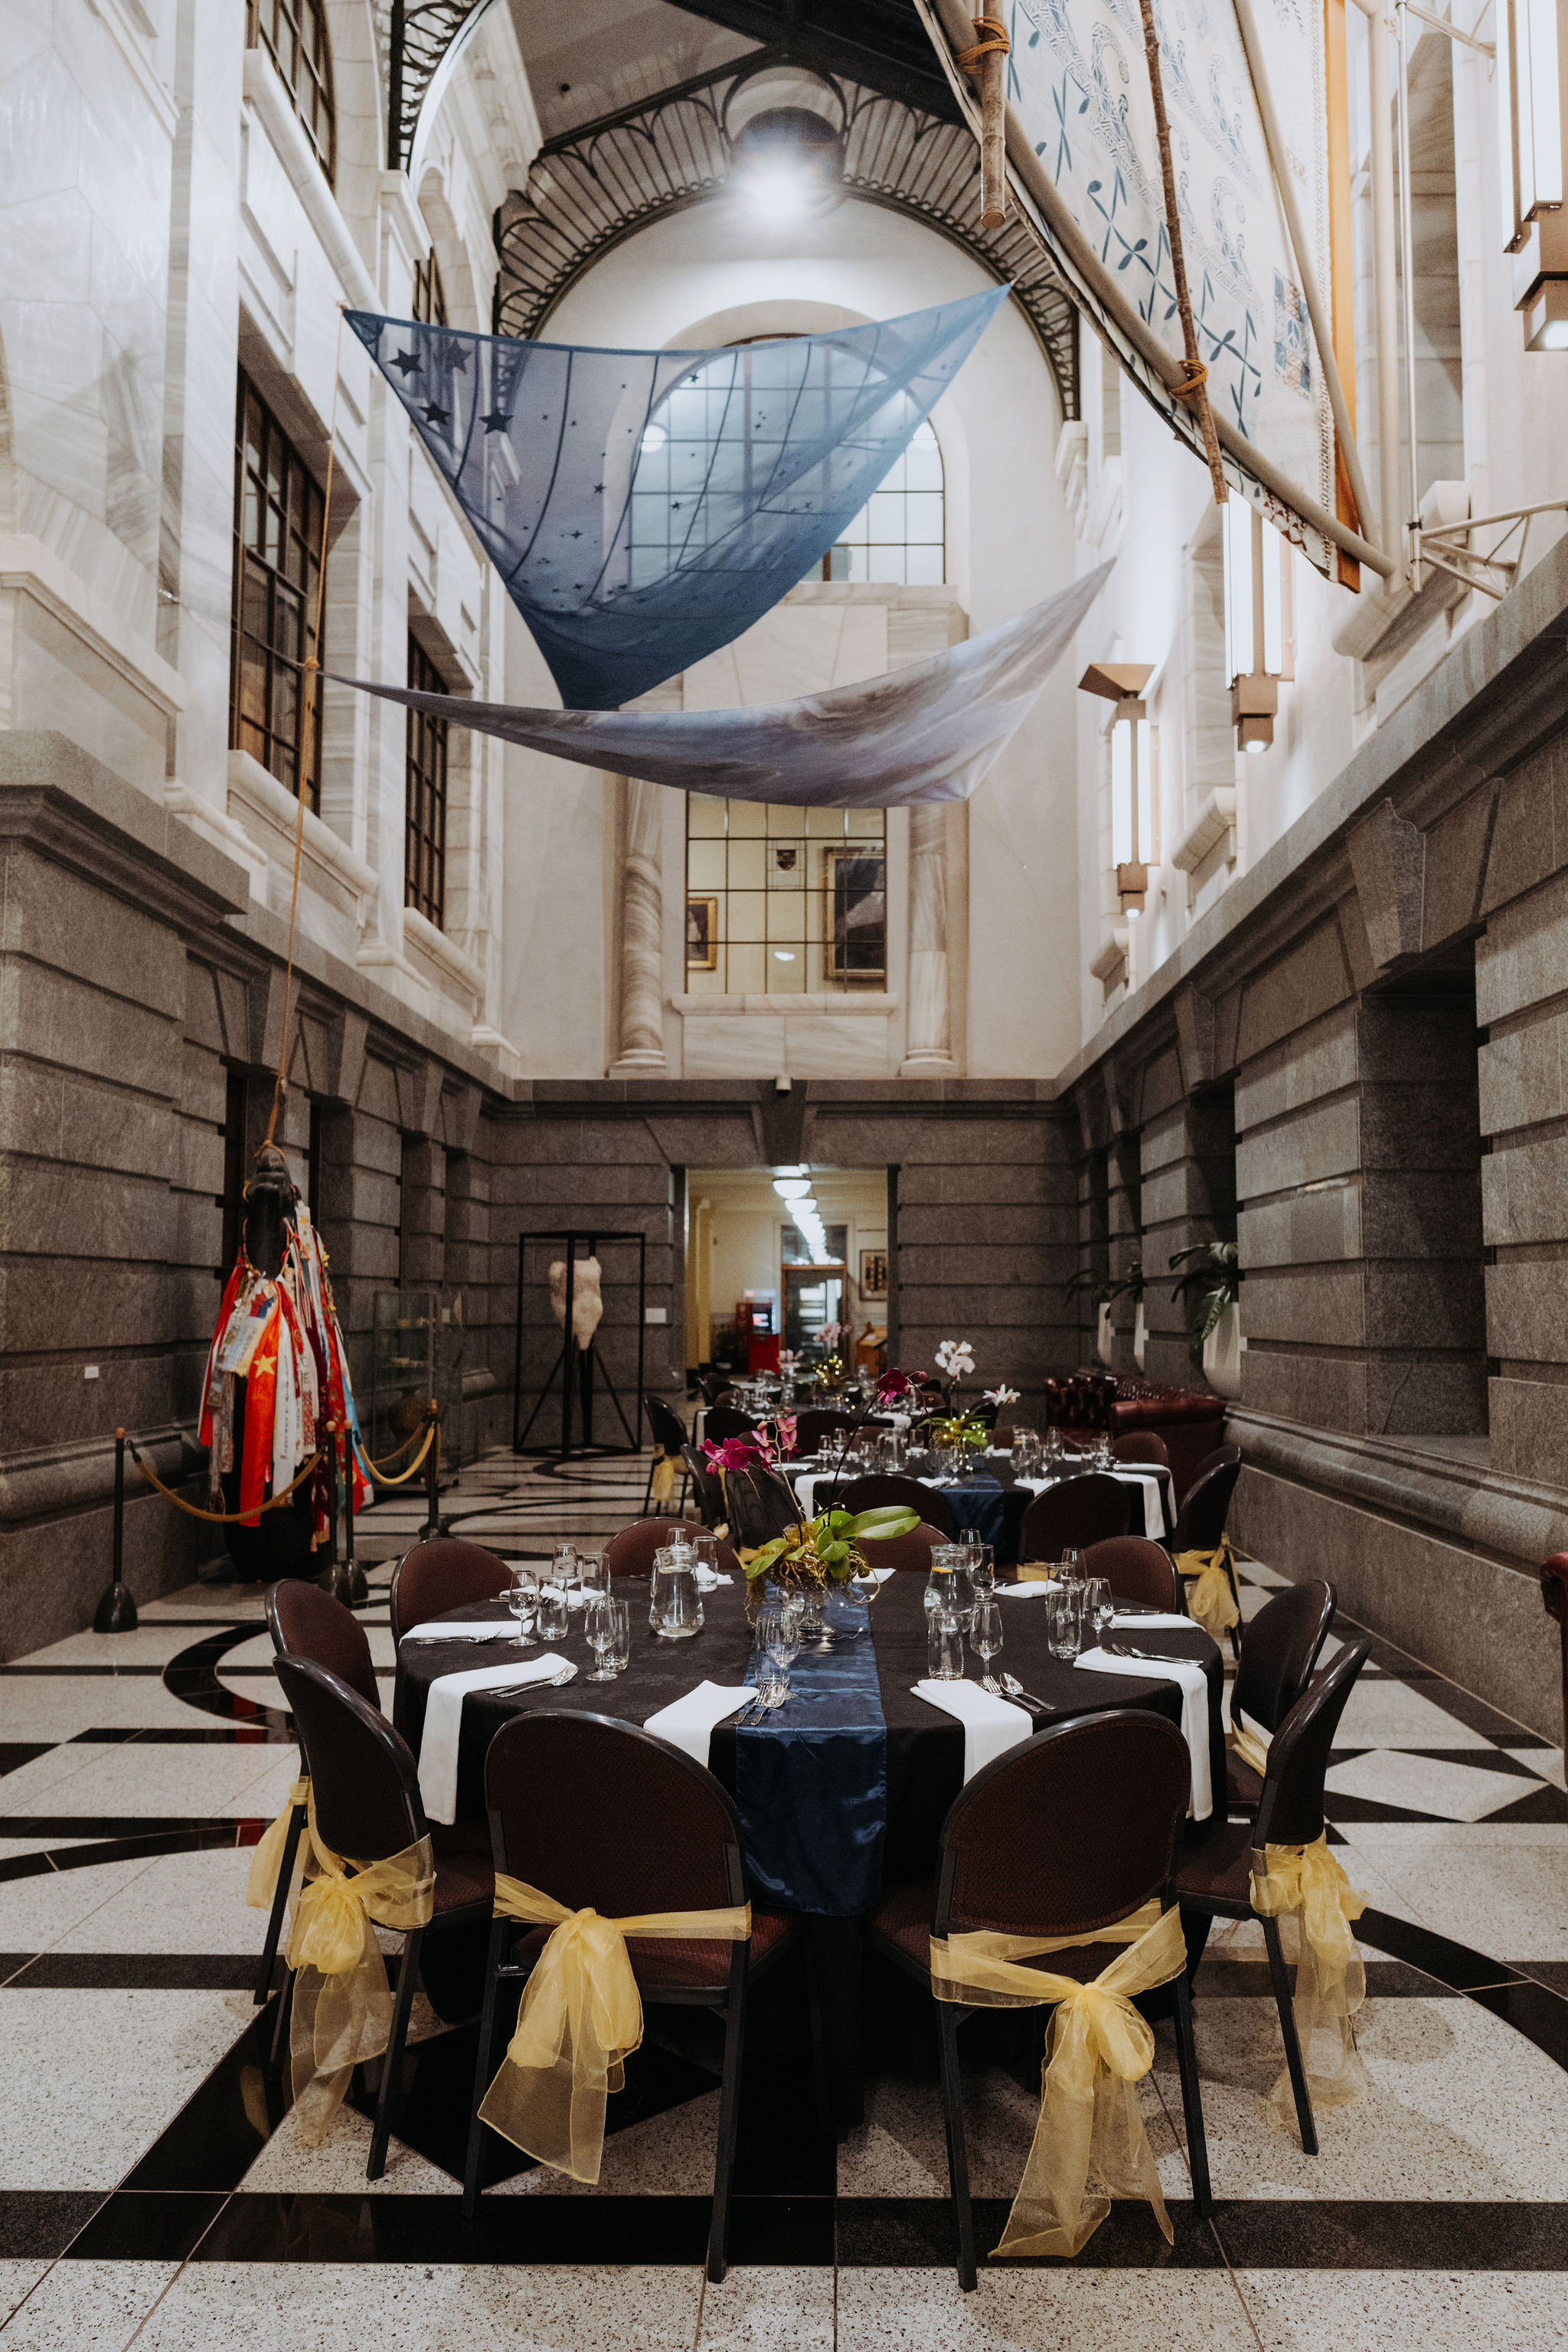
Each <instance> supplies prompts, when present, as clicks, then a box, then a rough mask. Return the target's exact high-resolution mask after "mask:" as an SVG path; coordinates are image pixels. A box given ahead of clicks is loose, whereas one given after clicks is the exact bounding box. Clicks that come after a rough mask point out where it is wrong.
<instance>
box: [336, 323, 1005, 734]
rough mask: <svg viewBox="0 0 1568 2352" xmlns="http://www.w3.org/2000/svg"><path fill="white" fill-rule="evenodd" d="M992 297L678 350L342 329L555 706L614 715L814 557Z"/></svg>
mask: <svg viewBox="0 0 1568 2352" xmlns="http://www.w3.org/2000/svg"><path fill="white" fill-rule="evenodd" d="M1006 291H1007V289H1006V288H1005V286H998V287H992V288H990V289H987V290H986V292H984V294H974V295H971V296H969V297H968V298H967V299H965V300H963V301H962V302H944V303H942V304H939V305H938V307H937V308H936V309H934V310H916V311H913V312H911V313H910V316H908V317H907V318H902V319H887V320H879V321H878V322H876V323H874V324H872V325H869V326H864V327H842V328H837V329H835V330H834V331H833V332H832V333H831V334H826V335H797V336H794V337H791V338H789V339H787V340H785V341H780V342H764V343H747V344H741V345H729V346H724V347H721V349H719V350H716V351H696V352H689V351H668V352H616V351H600V350H596V349H591V348H587V347H584V348H581V349H579V348H577V347H575V346H574V345H571V344H565V343H531V342H521V341H517V340H516V339H515V338H514V337H510V336H505V335H478V334H471V333H469V332H468V331H466V330H462V329H458V328H452V327H436V326H423V325H420V324H419V323H417V322H416V321H415V320H408V319H384V318H381V317H379V316H377V315H375V314H374V313H373V312H370V311H365V310H350V311H349V312H348V313H347V317H348V321H349V324H350V326H351V327H352V328H353V331H354V332H355V334H357V335H358V336H359V338H360V340H361V341H362V342H363V344H364V346H365V349H366V350H367V351H368V352H370V354H371V357H372V358H373V359H374V362H375V363H376V365H377V366H378V367H379V368H380V369H381V371H382V373H383V374H384V376H385V377H386V379H387V381H388V383H390V384H391V385H392V386H393V388H394V390H395V392H396V394H397V396H398V398H399V400H401V402H402V403H403V405H404V407H405V409H406V410H407V412H408V414H409V416H410V417H411V419H412V420H413V423H414V426H415V429H416V432H417V433H418V435H419V437H420V439H421V440H422V441H423V442H424V444H425V446H426V449H427V450H428V452H429V454H430V456H431V457H432V458H433V459H434V461H435V463H436V465H437V467H438V468H439V470H440V472H441V474H442V475H443V476H444V477H445V478H446V480H447V482H449V483H450V485H451V487H452V490H453V494H454V495H455V497H456V498H457V500H458V505H459V506H460V507H461V508H462V509H463V512H464V513H465V514H466V515H467V516H468V520H469V521H470V522H471V523H472V525H473V527H474V529H475V530H476V531H477V532H478V534H479V539H480V540H481V541H482V542H483V544H484V547H485V549H486V551H487V552H488V554H489V557H490V560H491V562H493V563H494V564H495V566H496V568H497V570H498V571H499V572H500V575H501V578H502V579H503V580H504V581H505V583H506V585H507V588H508V591H509V593H510V595H511V597H512V600H513V602H514V603H515V604H516V605H517V607H518V609H519V611H520V612H521V614H522V616H523V618H524V619H525V620H526V621H527V623H528V625H529V627H530V629H531V631H532V633H533V635H534V637H535V639H536V641H537V643H538V646H539V649H540V651H541V652H542V655H543V656H544V658H545V660H546V661H547V662H548V663H549V665H550V669H551V674H552V677H553V678H554V680H555V683H556V685H557V686H558V687H559V688H560V689H561V698H562V700H563V702H564V703H565V704H566V706H567V707H568V709H579V710H613V709H616V707H617V705H619V704H621V703H624V702H630V701H632V700H634V699H635V698H636V697H637V695H639V694H645V693H647V690H648V688H650V687H654V686H658V685H660V684H661V683H662V682H663V680H664V679H666V678H668V677H674V676H676V674H677V673H678V672H679V671H680V670H683V669H685V668H686V667H688V666H689V664H690V663H692V662H694V661H697V660H699V659H700V657H701V656H702V655H704V654H709V653H713V652H715V651H717V649H718V648H719V646H725V645H728V644H729V643H730V642H731V639H732V638H734V637H737V636H739V635H740V634H741V632H742V630H743V629H746V628H749V627H750V626H751V625H752V622H753V621H756V620H760V619H761V617H762V615H763V614H764V613H766V612H768V611H770V610H771V609H772V607H773V605H774V604H777V603H778V601H779V599H780V597H781V596H784V595H786V594H787V593H788V592H789V590H790V589H792V588H793V587H794V586H795V583H796V582H797V581H799V580H802V579H804V578H805V575H806V574H807V573H808V572H810V571H811V570H812V568H813V566H814V565H816V564H818V563H820V562H821V560H822V558H823V556H824V555H825V554H826V552H827V551H828V549H829V548H830V547H831V546H832V545H833V543H834V541H835V540H836V539H837V537H838V534H839V532H840V531H841V530H843V529H844V527H845V525H846V524H847V522H849V521H850V520H851V519H852V518H853V517H854V516H855V515H857V514H858V513H859V511H860V509H861V508H862V507H863V506H864V505H865V503H866V501H867V499H868V498H869V497H870V495H871V493H872V491H873V490H874V489H875V488H877V485H878V484H879V482H880V481H881V479H882V478H883V476H884V475H885V474H886V473H887V471H888V469H889V467H890V466H891V465H892V464H893V462H894V460H895V459H896V458H897V457H899V456H900V454H901V452H902V451H903V449H904V448H905V446H907V444H908V442H909V440H910V435H911V434H912V433H913V432H914V431H915V428H916V426H917V425H921V424H922V423H923V422H924V420H925V418H926V416H927V415H928V414H929V412H930V410H931V406H932V405H933V404H934V403H935V401H936V400H937V399H938V398H939V396H940V395H941V394H942V393H943V392H944V391H945V390H946V388H947V386H948V385H949V384H950V383H952V379H953V377H954V375H956V373H958V370H959V368H960V367H961V366H962V365H963V362H964V360H965V359H966V358H967V357H968V355H969V353H970V352H971V351H972V350H973V347H974V345H975V343H976V342H977V341H979V339H980V337H981V335H982V334H983V333H984V331H985V328H986V326H987V325H988V324H989V322H990V320H991V318H992V316H993V314H994V311H995V310H996V308H997V305H998V304H999V303H1000V302H1001V301H1003V300H1004V299H1005V295H1006Z"/></svg>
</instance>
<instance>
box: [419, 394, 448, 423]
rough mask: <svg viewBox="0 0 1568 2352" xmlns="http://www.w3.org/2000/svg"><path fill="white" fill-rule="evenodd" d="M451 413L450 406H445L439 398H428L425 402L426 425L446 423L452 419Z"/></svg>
mask: <svg viewBox="0 0 1568 2352" xmlns="http://www.w3.org/2000/svg"><path fill="white" fill-rule="evenodd" d="M451 414H452V412H451V410H450V409H449V408H443V407H442V405H441V404H440V402H439V401H438V400H427V401H426V404H425V422H426V425H445V424H447V422H448V420H449V419H450V417H451Z"/></svg>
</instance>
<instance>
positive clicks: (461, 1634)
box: [403, 1617, 517, 1642]
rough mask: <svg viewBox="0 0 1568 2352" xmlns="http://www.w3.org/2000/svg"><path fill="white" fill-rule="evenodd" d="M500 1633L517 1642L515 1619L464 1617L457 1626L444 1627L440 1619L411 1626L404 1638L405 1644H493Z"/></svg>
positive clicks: (436, 1618) (435, 1618) (434, 1618)
mask: <svg viewBox="0 0 1568 2352" xmlns="http://www.w3.org/2000/svg"><path fill="white" fill-rule="evenodd" d="M499 1633H504V1634H506V1635H507V1636H508V1637H509V1638H510V1639H511V1640H513V1641H515V1640H516V1638H517V1620H516V1618H515V1617H486V1618H482V1619H481V1618H479V1617H464V1618H462V1619H460V1620H459V1621H458V1623H457V1624H455V1625H444V1624H443V1623H442V1622H441V1620H440V1619H439V1618H438V1617H433V1618H432V1619H431V1620H430V1622H429V1623H428V1624H425V1625H414V1626H411V1627H410V1628H409V1630H408V1632H407V1633H405V1635H404V1636H403V1638H404V1640H405V1642H493V1641H494V1640H495V1638H496V1636H497V1635H498V1634H499Z"/></svg>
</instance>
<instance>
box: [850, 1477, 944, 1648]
mask: <svg viewBox="0 0 1568 2352" xmlns="http://www.w3.org/2000/svg"><path fill="white" fill-rule="evenodd" d="M867 1507H868V1509H869V1508H870V1506H869V1505H868V1506H867ZM947 1541H948V1538H947V1537H946V1536H944V1535H943V1534H942V1529H941V1528H933V1527H931V1525H930V1524H929V1523H928V1522H925V1521H922V1522H921V1525H920V1526H919V1527H918V1528H910V1532H909V1534H908V1535H907V1536H887V1537H884V1538H883V1540H882V1541H881V1542H880V1543H868V1544H867V1545H866V1546H865V1552H866V1560H867V1565H868V1567H871V1568H893V1569H898V1570H900V1572H902V1571H904V1570H909V1571H910V1572H911V1573H913V1572H915V1571H917V1570H918V1572H919V1573H920V1574H921V1576H929V1575H930V1574H931V1546H932V1545H933V1544H940V1543H946V1542H947ZM873 1622H875V1621H874V1620H873Z"/></svg>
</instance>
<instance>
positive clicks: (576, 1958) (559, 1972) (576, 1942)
mask: <svg viewBox="0 0 1568 2352" xmlns="http://www.w3.org/2000/svg"><path fill="white" fill-rule="evenodd" d="M495 1909H496V1916H497V1918H504V1919H522V1920H526V1921H527V1922H528V1924H529V1925H530V1926H531V1927H552V1928H553V1929H554V1933H553V1934H552V1937H551V1938H550V1940H549V1942H548V1943H547V1944H546V1945H545V1947H544V1949H543V1951H542V1953H541V1954H540V1956H539V1958H538V1960H537V1961H536V1962H535V1964H534V1968H533V1972H532V1974H531V1976H530V1978H529V1979H528V1982H527V1984H526V1985H525V1986H524V1988H523V1994H522V2000H521V2003H520V2005H519V2008H518V2013H517V2030H516V2032H514V2033H513V2035H512V2037H511V2040H510V2043H509V2044H508V2045H507V2053H506V2056H505V2057H504V2058H503V2059H502V2061H501V2063H500V2068H499V2069H498V2071H497V2074H496V2077H495V2080H494V2081H493V2082H492V2083H491V2084H490V2086H489V2090H488V2091H487V2092H486V2093H485V2095H484V2099H483V2101H482V2102H481V2104H480V2107H479V2120H480V2121H481V2122H482V2123H487V2124H489V2127H490V2129H491V2130H492V2131H497V2132H500V2135H501V2137H502V2138H503V2139H510V2141H511V2143H512V2146H513V2147H521V2149H523V2150H524V2152H525V2153H526V2154H527V2155H529V2156H533V2157H537V2158H539V2161H540V2162H541V2164H548V2165H550V2166H552V2168H554V2169H555V2170H556V2171H557V2172H565V2173H569V2174H570V2175H571V2177H572V2179H574V2180H584V2181H589V2182H595V2181H597V2179H598V2178H599V2166H600V2162H601V2160H602V2158H603V2156H604V2147H605V2098H606V2096H607V2095H608V2094H609V2093H610V2092H611V2091H619V2090H621V2089H623V2088H624V2087H625V2084H626V2059H627V2058H629V2057H630V2055H631V2053H632V2052H633V2051H634V2050H636V2049H637V2048H638V2047H639V2046H640V2044H641V2042H642V1995H641V1994H640V1993H639V1992H638V1990H637V1978H636V1976H635V1975H634V1974H633V1971H632V1964H631V1958H630V1956H629V1954H628V1953H627V1951H626V1937H628V1936H630V1937H658V1938H661V1939H664V1940H666V1941H675V1942H680V1943H730V1944H733V1943H746V1942H748V1941H749V1940H750V1937H751V1933H752V1906H751V1905H750V1904H749V1903H744V1904H741V1905H738V1906H736V1907H734V1908H733V1909H731V1910H727V1911H650V1912H647V1913H645V1914H643V1915H642V1916H632V1917H630V1918H626V1919H606V1918H604V1917H603V1916H601V1915H600V1914H599V1913H598V1912H597V1911H568V1910H567V1908H566V1906H565V1905H564V1904H563V1903H557V1902H556V1901H555V1900H554V1898H553V1897H552V1895H542V1894H541V1893H540V1891H539V1889H538V1888H537V1887H536V1886H529V1885H525V1883H524V1882H523V1880H521V1878H508V1877H506V1876H504V1875H503V1874H501V1873H500V1872H499V1871H498V1872H497V1874H496V1895H495Z"/></svg>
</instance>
